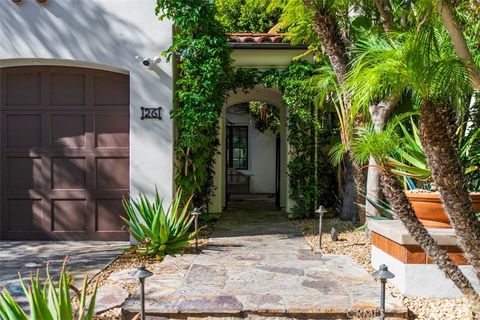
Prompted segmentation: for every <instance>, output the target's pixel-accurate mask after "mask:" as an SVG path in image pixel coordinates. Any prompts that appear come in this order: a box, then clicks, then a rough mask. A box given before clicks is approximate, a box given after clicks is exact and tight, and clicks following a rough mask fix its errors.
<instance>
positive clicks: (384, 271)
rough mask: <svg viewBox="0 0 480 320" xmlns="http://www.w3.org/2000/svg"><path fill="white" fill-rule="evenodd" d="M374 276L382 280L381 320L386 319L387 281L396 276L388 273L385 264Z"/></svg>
mask: <svg viewBox="0 0 480 320" xmlns="http://www.w3.org/2000/svg"><path fill="white" fill-rule="evenodd" d="M372 276H373V277H374V278H375V279H380V282H381V291H380V319H381V320H384V319H385V284H386V283H387V279H391V278H394V277H395V275H394V274H393V273H391V272H390V271H388V267H387V266H386V265H384V264H382V265H381V266H380V268H379V269H378V270H377V271H375V272H374V273H372Z"/></svg>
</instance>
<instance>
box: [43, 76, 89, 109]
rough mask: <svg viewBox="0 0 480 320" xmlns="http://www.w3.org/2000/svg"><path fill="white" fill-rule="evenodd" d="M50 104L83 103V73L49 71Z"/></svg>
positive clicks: (68, 104)
mask: <svg viewBox="0 0 480 320" xmlns="http://www.w3.org/2000/svg"><path fill="white" fill-rule="evenodd" d="M50 105H52V106H83V105H85V75H83V74H71V73H51V74H50Z"/></svg>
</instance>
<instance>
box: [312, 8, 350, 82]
mask: <svg viewBox="0 0 480 320" xmlns="http://www.w3.org/2000/svg"><path fill="white" fill-rule="evenodd" d="M313 28H314V30H315V32H316V33H317V35H318V37H319V39H320V40H321V41H322V44H323V47H324V48H325V53H326V54H327V56H328V59H329V60H330V63H331V64H332V67H333V70H334V71H335V74H336V76H337V79H338V83H340V84H343V83H344V82H345V79H346V77H347V72H348V63H349V59H348V56H347V49H346V48H345V42H344V41H343V38H342V33H341V32H340V27H339V25H338V22H337V19H336V18H335V17H333V16H331V15H329V14H320V13H318V12H317V13H316V14H315V17H314V18H313Z"/></svg>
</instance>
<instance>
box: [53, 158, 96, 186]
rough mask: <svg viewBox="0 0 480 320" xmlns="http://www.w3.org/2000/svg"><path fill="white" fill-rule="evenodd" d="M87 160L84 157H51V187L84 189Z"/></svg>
mask: <svg viewBox="0 0 480 320" xmlns="http://www.w3.org/2000/svg"><path fill="white" fill-rule="evenodd" d="M86 166H87V161H86V158H85V157H62V158H57V157H55V158H52V168H51V171H50V172H51V181H52V183H51V188H52V189H86V188H87V171H86V169H87V168H86Z"/></svg>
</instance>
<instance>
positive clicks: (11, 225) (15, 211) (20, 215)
mask: <svg viewBox="0 0 480 320" xmlns="http://www.w3.org/2000/svg"><path fill="white" fill-rule="evenodd" d="M2 200H3V202H4V206H3V209H4V212H6V213H7V216H6V221H5V222H6V227H7V228H6V229H7V232H42V231H44V228H45V224H44V223H45V217H44V210H43V208H42V205H43V204H42V198H15V197H3V199H2Z"/></svg>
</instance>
